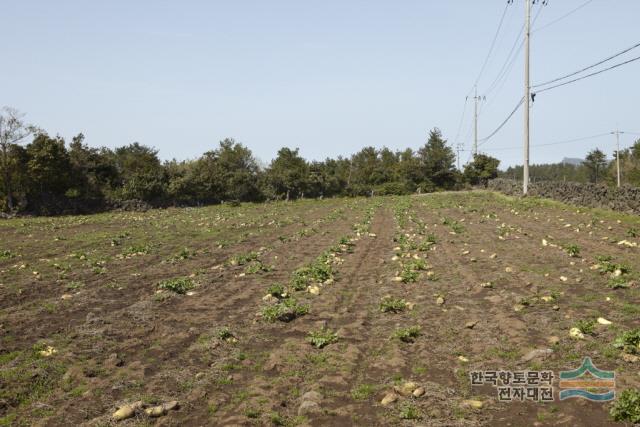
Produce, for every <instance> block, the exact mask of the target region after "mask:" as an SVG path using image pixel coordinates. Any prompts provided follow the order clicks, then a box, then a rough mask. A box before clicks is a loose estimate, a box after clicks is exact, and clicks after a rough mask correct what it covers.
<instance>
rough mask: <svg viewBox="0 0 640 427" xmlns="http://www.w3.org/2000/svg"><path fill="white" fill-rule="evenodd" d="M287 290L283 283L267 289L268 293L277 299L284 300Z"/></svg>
mask: <svg viewBox="0 0 640 427" xmlns="http://www.w3.org/2000/svg"><path fill="white" fill-rule="evenodd" d="M286 291H287V290H286V289H285V287H284V286H283V285H282V284H281V283H274V284H272V285H271V286H269V287H268V288H267V293H268V294H269V295H272V296H274V297H276V298H282V295H284V294H285V292H286Z"/></svg>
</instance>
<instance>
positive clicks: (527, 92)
mask: <svg viewBox="0 0 640 427" xmlns="http://www.w3.org/2000/svg"><path fill="white" fill-rule="evenodd" d="M525 8H526V10H525V33H524V34H525V35H524V46H525V51H524V162H523V168H522V173H523V177H522V194H524V195H525V196H526V195H527V193H528V192H529V99H530V98H531V79H530V78H529V58H530V50H529V41H530V39H531V0H525Z"/></svg>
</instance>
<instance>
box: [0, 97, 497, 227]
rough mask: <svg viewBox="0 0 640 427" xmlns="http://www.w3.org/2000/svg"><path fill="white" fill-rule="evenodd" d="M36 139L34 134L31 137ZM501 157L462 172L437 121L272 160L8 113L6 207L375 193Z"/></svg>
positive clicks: (42, 209) (231, 147)
mask: <svg viewBox="0 0 640 427" xmlns="http://www.w3.org/2000/svg"><path fill="white" fill-rule="evenodd" d="M27 141H30V142H27ZM498 165H499V160H497V159H495V158H492V157H489V156H486V155H482V154H480V155H478V156H476V157H475V158H474V161H473V162H471V163H469V164H468V165H467V166H466V167H465V169H464V171H463V172H460V171H458V170H457V169H456V167H455V154H454V152H453V150H452V149H451V147H449V146H448V145H447V141H446V140H445V139H444V138H443V135H442V133H441V132H440V130H439V129H437V128H434V129H433V130H432V131H430V132H429V135H428V138H427V141H426V143H425V144H424V145H423V146H422V147H421V148H420V149H418V150H415V151H414V150H412V149H410V148H407V149H405V150H401V151H392V150H390V149H388V148H382V149H376V148H374V147H365V148H363V149H362V150H360V151H359V152H357V153H355V154H353V155H352V156H349V157H343V156H339V157H337V158H327V159H326V160H324V161H307V160H306V159H304V158H303V157H302V156H301V155H300V153H299V150H298V149H297V148H296V149H292V148H287V147H284V148H281V149H280V150H279V151H278V153H277V156H276V157H275V158H274V159H273V160H272V161H271V162H270V164H269V165H268V166H267V167H260V166H259V163H258V161H257V160H256V158H255V157H254V156H253V154H252V152H251V150H249V149H248V148H247V147H245V146H244V145H242V144H241V143H238V142H236V141H234V140H233V139H225V140H224V141H221V142H220V143H219V145H218V146H217V147H216V148H215V149H213V150H211V151H207V152H206V153H204V154H203V155H202V156H200V157H199V158H197V159H194V160H184V161H177V160H171V161H165V162H163V161H161V160H160V158H159V157H158V151H157V150H155V149H153V148H151V147H148V146H145V145H142V144H139V143H137V142H134V143H132V144H129V145H125V146H122V147H118V148H116V149H110V148H105V147H101V148H95V147H90V146H89V145H87V144H86V142H85V137H84V136H83V134H78V135H77V136H75V137H73V138H72V140H71V142H70V143H69V144H67V142H66V141H65V140H64V139H63V138H61V137H60V136H55V137H52V136H50V135H48V134H47V133H46V132H45V131H43V130H41V129H39V128H37V127H36V126H32V125H29V124H27V123H25V122H24V115H22V114H20V113H19V112H17V111H16V110H14V109H11V108H7V107H5V108H4V109H3V110H2V111H1V114H0V200H1V201H0V210H1V211H5V212H7V211H8V212H27V213H32V214H42V215H48V214H60V213H89V212H96V211H100V210H105V209H110V208H114V207H119V206H122V205H123V204H124V203H125V202H128V201H132V200H133V201H141V202H144V203H145V204H148V205H150V206H195V205H203V204H215V203H222V202H226V201H241V202H242V201H251V202H258V201H266V200H290V199H298V198H304V197H313V198H317V197H335V196H369V195H386V194H409V193H414V192H430V191H436V190H451V189H456V188H460V187H461V186H463V185H466V184H471V185H477V184H481V183H486V182H487V180H489V179H491V178H493V177H496V176H497V170H498Z"/></svg>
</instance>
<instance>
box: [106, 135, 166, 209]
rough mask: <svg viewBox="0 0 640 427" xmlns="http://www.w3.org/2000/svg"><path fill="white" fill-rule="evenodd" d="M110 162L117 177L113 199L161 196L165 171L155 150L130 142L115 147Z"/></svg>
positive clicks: (151, 198) (157, 197) (141, 198)
mask: <svg viewBox="0 0 640 427" xmlns="http://www.w3.org/2000/svg"><path fill="white" fill-rule="evenodd" d="M114 163H115V167H116V170H117V171H118V179H119V182H118V183H117V184H119V185H118V187H117V188H116V189H115V191H114V192H113V196H114V197H115V198H116V199H119V200H131V199H138V200H144V201H147V202H152V201H157V200H160V199H161V198H162V197H163V195H164V193H165V186H166V175H165V171H164V168H163V167H162V164H161V163H160V159H159V158H158V152H157V150H154V149H152V148H149V147H146V146H144V145H141V144H139V143H137V142H134V143H133V144H130V145H127V146H124V147H120V148H117V149H116V150H115V153H114Z"/></svg>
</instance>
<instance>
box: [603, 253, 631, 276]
mask: <svg viewBox="0 0 640 427" xmlns="http://www.w3.org/2000/svg"><path fill="white" fill-rule="evenodd" d="M596 260H597V261H598V264H599V271H600V273H603V274H604V273H614V272H616V271H620V274H627V273H629V272H630V271H631V269H630V268H629V267H628V266H626V265H624V264H616V263H614V262H612V260H613V258H612V257H611V256H609V255H604V256H597V257H596Z"/></svg>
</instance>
